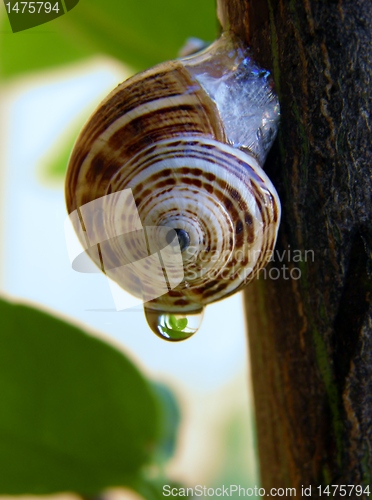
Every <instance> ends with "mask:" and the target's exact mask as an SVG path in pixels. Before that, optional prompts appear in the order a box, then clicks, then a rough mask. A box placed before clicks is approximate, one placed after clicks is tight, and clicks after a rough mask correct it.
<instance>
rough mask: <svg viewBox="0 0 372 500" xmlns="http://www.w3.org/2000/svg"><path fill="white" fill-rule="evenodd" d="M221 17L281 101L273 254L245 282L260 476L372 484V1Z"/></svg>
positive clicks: (225, 5) (273, 172) (226, 4)
mask: <svg viewBox="0 0 372 500" xmlns="http://www.w3.org/2000/svg"><path fill="white" fill-rule="evenodd" d="M219 17H220V20H221V23H222V25H223V26H224V27H227V26H229V25H230V27H231V28H232V29H233V30H235V31H237V32H238V33H239V34H240V36H243V37H245V38H246V40H247V41H248V42H249V43H250V45H251V48H252V53H253V55H254V58H255V59H256V60H257V62H259V63H260V64H261V65H262V66H263V67H266V68H268V69H270V70H271V71H272V74H273V77H274V80H275V84H276V89H277V92H278V94H279V98H280V103H281V112H282V119H281V126H280V132H279V136H278V139H277V141H276V144H275V147H274V149H273V150H272V152H271V153H270V156H269V158H268V161H267V163H266V167H265V168H266V171H267V173H268V174H269V176H270V178H271V179H272V181H273V183H274V184H275V186H276V187H277V190H278V192H279V195H280V197H281V200H282V209H283V216H282V223H281V228H280V232H279V237H278V242H277V246H276V253H275V262H273V263H272V265H271V266H270V267H269V268H268V269H267V270H266V271H265V272H264V273H263V275H261V277H260V279H259V280H257V281H256V282H254V283H253V284H252V285H250V286H249V287H247V289H246V292H245V298H246V309H247V318H248V324H249V343H250V352H251V359H252V376H253V385H254V393H255V405H256V416H257V430H258V444H259V456H260V463H261V477H262V485H263V486H264V487H266V488H270V487H276V488H278V487H290V486H292V487H296V488H297V498H301V494H300V492H301V485H304V486H309V485H312V494H311V497H313V498H318V490H317V489H316V486H318V485H327V484H346V485H347V484H350V485H365V486H366V485H367V484H370V485H371V492H372V477H371V476H372V307H371V301H372V295H371V292H372V214H371V212H372V210H371V206H372V202H371V193H372V161H371V160H372V154H371V149H370V141H371V135H370V121H369V116H370V114H371V111H372V110H371V101H370V94H371V69H372V62H371V58H372V51H371V37H372V3H371V1H370V0H338V1H336V0H334V1H316V0H301V1H298V2H294V1H293V0H281V1H279V0H261V1H257V2H255V1H254V0H251V1H248V0H245V1H244V0H240V1H239V0H222V1H221V3H220V5H219ZM295 251H297V252H295ZM298 251H300V252H298ZM306 252H307V253H306ZM280 259H282V261H281V262H280ZM283 266H285V267H286V269H283ZM291 272H292V279H291V278H290V273H291ZM265 273H266V279H265ZM278 276H279V277H278ZM288 278H289V279H288ZM293 278H295V279H293ZM296 278H298V279H296ZM331 491H332V490H331ZM335 497H336V498H341V495H340V494H336V496H335ZM347 497H348V498H368V496H367V495H363V496H362V497H361V496H358V495H356V493H355V492H354V493H352V494H351V496H349V495H347Z"/></svg>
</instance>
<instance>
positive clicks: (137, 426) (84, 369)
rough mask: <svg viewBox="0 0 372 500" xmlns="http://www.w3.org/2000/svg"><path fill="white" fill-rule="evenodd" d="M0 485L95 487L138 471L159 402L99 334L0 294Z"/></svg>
mask: <svg viewBox="0 0 372 500" xmlns="http://www.w3.org/2000/svg"><path fill="white" fill-rule="evenodd" d="M0 394H1V405H0V494H11V495H19V494H25V493H27V494H45V493H52V492H57V491H75V492H78V493H82V494H85V495H88V494H95V493H98V492H100V491H101V490H102V489H104V488H106V487H108V486H117V485H128V484H131V483H133V481H136V480H137V479H136V478H138V477H139V474H140V472H139V471H140V468H141V467H142V465H143V464H145V462H147V461H148V459H149V457H150V456H151V453H152V451H153V450H154V445H155V440H156V438H157V435H158V417H159V413H158V403H157V401H156V399H155V395H154V392H153V390H152V388H151V387H150V386H149V384H148V383H147V382H146V381H145V379H144V378H143V377H142V376H141V374H140V373H139V372H138V371H137V369H136V368H135V367H134V366H133V364H132V363H131V362H130V361H129V360H128V359H127V358H126V357H125V356H124V355H123V354H122V353H121V352H119V351H117V350H116V349H114V348H113V347H111V346H110V345H109V344H106V343H105V342H103V341H101V340H99V339H97V338H95V337H92V336H89V335H87V334H85V333H84V332H83V331H81V330H79V329H78V328H76V327H74V326H72V325H69V324H67V323H65V322H63V321H61V320H59V319H56V318H53V317H52V316H50V315H48V314H45V313H43V312H41V311H38V310H36V309H32V308H30V307H27V306H24V305H14V304H11V303H8V302H6V301H3V300H0Z"/></svg>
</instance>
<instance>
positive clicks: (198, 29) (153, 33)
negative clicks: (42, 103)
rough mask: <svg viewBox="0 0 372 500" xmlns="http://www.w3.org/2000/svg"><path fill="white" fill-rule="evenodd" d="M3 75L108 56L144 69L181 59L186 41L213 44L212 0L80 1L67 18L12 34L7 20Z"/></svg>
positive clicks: (3, 34) (2, 59) (2, 28)
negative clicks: (194, 39)
mask: <svg viewBox="0 0 372 500" xmlns="http://www.w3.org/2000/svg"><path fill="white" fill-rule="evenodd" d="M0 31H1V38H2V40H1V42H2V54H1V66H0V67H1V75H2V77H3V78H4V77H10V76H14V75H16V74H20V73H24V72H29V71H36V70H40V69H43V68H45V67H50V66H57V65H60V64H65V63H68V62H71V61H76V60H79V59H82V58H86V57H87V56H90V55H98V54H106V55H110V56H112V57H114V58H116V59H119V60H121V61H124V62H126V63H128V64H130V65H131V66H133V67H134V68H136V69H138V70H140V69H145V68H147V67H150V66H153V65H154V64H156V63H159V62H161V61H165V60H168V59H174V58H175V57H177V53H178V50H179V49H180V48H181V47H182V45H183V44H184V43H185V41H186V39H187V38H188V37H191V36H193V37H199V38H202V39H204V40H213V39H214V38H215V37H216V32H217V21H216V14H215V2H214V0H203V1H200V0H187V2H186V1H184V2H175V1H174V0H158V1H157V2H154V1H153V0H142V1H141V2H138V0H109V1H108V0H80V2H79V3H78V5H77V6H76V7H75V8H74V9H73V10H71V11H70V12H68V13H67V14H66V15H64V16H62V17H60V18H58V19H55V20H54V21H51V22H50V23H48V24H45V25H42V26H40V27H35V28H31V29H29V30H26V31H22V32H20V33H12V32H11V29H10V25H9V21H8V19H7V18H6V16H3V20H2V24H1V30H0Z"/></svg>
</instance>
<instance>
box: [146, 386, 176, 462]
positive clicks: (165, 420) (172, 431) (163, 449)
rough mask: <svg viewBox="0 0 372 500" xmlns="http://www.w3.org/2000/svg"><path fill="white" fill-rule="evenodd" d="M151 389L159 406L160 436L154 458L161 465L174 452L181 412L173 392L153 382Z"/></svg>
mask: <svg viewBox="0 0 372 500" xmlns="http://www.w3.org/2000/svg"><path fill="white" fill-rule="evenodd" d="M152 387H153V388H154V390H155V393H156V394H157V396H158V398H157V400H158V401H159V403H160V405H161V419H160V435H159V439H158V441H157V449H156V456H157V458H158V461H160V462H162V463H163V462H165V461H166V460H168V459H169V458H171V457H172V456H173V454H174V452H175V450H176V444H177V434H178V429H179V425H180V420H181V412H180V409H179V406H178V402H177V400H176V398H175V396H174V394H173V392H172V391H171V390H170V389H169V388H168V387H167V386H166V385H164V384H162V383H160V382H153V383H152Z"/></svg>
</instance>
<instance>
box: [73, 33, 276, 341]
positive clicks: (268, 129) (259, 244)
mask: <svg viewBox="0 0 372 500" xmlns="http://www.w3.org/2000/svg"><path fill="white" fill-rule="evenodd" d="M278 120H279V103H278V99H277V97H276V95H275V93H274V91H273V84H272V81H271V78H270V74H269V73H268V72H267V71H265V70H263V69H261V68H259V67H258V66H257V65H256V64H255V63H254V62H253V61H252V59H251V57H250V55H249V50H248V48H247V47H246V46H245V45H244V44H243V42H242V41H241V40H240V39H239V38H238V37H237V36H236V35H234V34H233V33H231V32H225V33H223V34H222V35H221V37H220V38H219V39H218V40H217V41H215V42H214V43H212V44H211V45H210V46H209V47H208V48H207V49H205V50H203V51H201V52H199V53H196V54H193V55H192V56H189V57H186V58H183V59H179V60H175V61H170V62H166V63H162V64H159V65H158V66H156V67H154V68H152V69H149V70H147V71H144V72H142V73H140V74H138V75H135V76H133V77H132V78H130V79H128V80H127V81H125V82H124V83H122V84H120V85H119V86H118V87H117V88H116V89H115V90H113V91H112V92H111V93H110V94H109V95H108V96H107V97H106V99H105V100H104V101H103V102H102V103H101V104H100V106H99V107H98V109H97V110H96V111H95V113H94V114H93V115H92V116H91V118H90V119H89V121H88V122H87V124H86V125H85V127H84V128H83V130H82V132H81V133H80V136H79V137H78V139H77V142H76V144H75V146H74V149H73V152H72V155H71V158H70V162H69V166H68V171H67V178H66V203H67V210H68V212H69V214H71V216H72V214H75V224H74V227H75V230H76V232H77V234H78V236H79V238H80V240H81V241H82V242H85V243H84V248H87V253H88V254H89V256H90V258H91V259H92V260H93V261H94V262H95V264H96V265H97V266H98V267H99V268H100V269H101V270H102V271H103V272H105V273H106V274H107V275H108V276H109V277H110V278H111V279H112V280H114V281H115V282H116V283H117V284H118V285H120V287H122V288H123V289H125V290H127V291H129V292H130V293H131V294H133V295H135V296H137V297H141V298H142V299H143V302H145V313H146V317H147V321H148V323H149V325H150V327H151V328H152V330H153V331H154V332H155V333H156V334H157V335H159V336H161V337H163V338H166V339H167V340H183V339H185V338H187V337H189V336H191V335H192V334H193V333H195V331H196V330H197V328H198V326H199V323H200V321H201V316H202V311H203V309H204V307H205V306H206V305H208V304H210V303H212V302H215V301H218V300H221V299H223V298H225V297H227V296H229V295H232V294H234V293H236V292H237V291H239V290H241V289H242V287H244V286H245V285H246V284H247V283H249V282H250V281H252V280H253V279H254V278H255V277H256V276H257V274H258V272H259V271H260V269H262V268H263V267H264V266H265V265H266V263H267V262H268V260H269V259H270V257H271V255H272V252H273V250H274V246H275V242H276V237H277V231H278V226H279V222H280V201H279V198H278V195H277V192H276V190H275V188H274V186H273V184H272V183H271V181H270V179H269V178H268V177H267V175H266V174H265V172H264V171H263V169H262V165H263V164H264V161H265V158H266V155H267V153H268V151H269V149H270V147H271V145H272V143H273V141H274V139H275V136H276V132H277V127H278ZM125 192H126V193H128V192H129V193H131V194H132V196H124V197H123V196H122V195H121V193H125ZM134 204H135V205H134ZM89 207H96V209H95V210H88V208H89ZM97 207H98V208H97ZM76 214H77V215H76ZM136 214H137V215H138V217H137V216H136ZM87 239H88V240H89V242H88V243H87ZM162 250H163V253H162ZM164 252H165V253H164ZM161 254H162V257H159V255H161ZM151 258H153V260H151ZM165 260H167V262H165ZM139 263H142V264H141V265H140V264H139ZM159 263H160V264H159ZM165 271H166V273H165ZM180 273H181V274H180ZM164 276H165V286H160V284H161V283H163V285H164ZM194 319H195V321H194Z"/></svg>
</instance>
